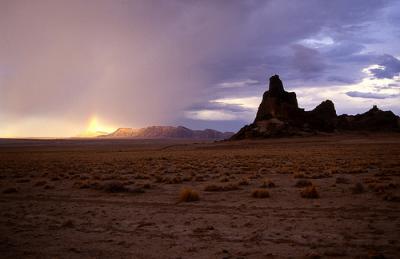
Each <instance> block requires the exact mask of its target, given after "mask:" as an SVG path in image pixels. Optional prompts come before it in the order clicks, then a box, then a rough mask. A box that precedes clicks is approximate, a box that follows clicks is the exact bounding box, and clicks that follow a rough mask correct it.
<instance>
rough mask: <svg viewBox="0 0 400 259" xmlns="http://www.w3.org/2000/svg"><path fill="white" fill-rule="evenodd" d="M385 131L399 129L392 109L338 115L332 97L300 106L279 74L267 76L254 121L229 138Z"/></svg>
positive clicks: (375, 107)
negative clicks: (308, 106)
mask: <svg viewBox="0 0 400 259" xmlns="http://www.w3.org/2000/svg"><path fill="white" fill-rule="evenodd" d="M346 131H358V132H361V131H373V132H376V131H380V132H382V131H384V132H400V118H399V116H396V115H395V114H394V113H393V112H391V111H382V110H380V109H378V107H377V106H374V107H373V108H372V109H370V110H369V111H367V112H365V113H363V114H357V115H347V114H343V115H340V116H338V115H337V114H336V110H335V105H334V103H333V102H332V101H331V100H326V101H323V102H322V103H321V104H319V105H318V106H317V107H315V109H313V110H311V111H305V110H304V109H302V108H299V106H298V103H297V97H296V93H294V92H287V91H285V89H284V87H283V84H282V81H281V79H280V78H279V76H278V75H274V76H272V77H271V78H270V79H269V89H268V91H266V92H265V93H264V95H263V99H262V102H261V104H260V106H259V107H258V111H257V115H256V118H255V120H254V122H253V123H252V124H250V125H246V126H244V127H243V128H241V129H240V130H239V131H238V132H237V133H236V134H235V135H233V136H232V137H231V139H232V140H238V139H248V138H268V137H284V136H296V135H298V136H302V135H310V134H315V133H318V132H331V133H332V132H346Z"/></svg>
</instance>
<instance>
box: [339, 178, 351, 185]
mask: <svg viewBox="0 0 400 259" xmlns="http://www.w3.org/2000/svg"><path fill="white" fill-rule="evenodd" d="M336 183H337V184H349V183H350V180H349V179H347V178H345V177H336Z"/></svg>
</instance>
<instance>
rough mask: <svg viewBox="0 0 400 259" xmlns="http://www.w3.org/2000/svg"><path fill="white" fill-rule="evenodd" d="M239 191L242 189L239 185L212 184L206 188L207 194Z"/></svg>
mask: <svg viewBox="0 0 400 259" xmlns="http://www.w3.org/2000/svg"><path fill="white" fill-rule="evenodd" d="M239 189H240V188H239V186H238V185H237V184H210V185H207V186H206V187H204V191H206V192H226V191H235V190H239Z"/></svg>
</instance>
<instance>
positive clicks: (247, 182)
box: [238, 178, 250, 185]
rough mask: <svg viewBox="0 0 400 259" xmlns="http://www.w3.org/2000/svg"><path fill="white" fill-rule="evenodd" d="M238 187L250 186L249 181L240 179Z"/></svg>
mask: <svg viewBox="0 0 400 259" xmlns="http://www.w3.org/2000/svg"><path fill="white" fill-rule="evenodd" d="M238 184H239V185H250V181H249V179H247V178H242V179H240V180H239V182H238Z"/></svg>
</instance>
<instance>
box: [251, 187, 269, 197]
mask: <svg viewBox="0 0 400 259" xmlns="http://www.w3.org/2000/svg"><path fill="white" fill-rule="evenodd" d="M251 197H253V198H259V199H261V198H268V197H269V192H268V191H267V190H265V189H255V190H253V191H252V192H251Z"/></svg>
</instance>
